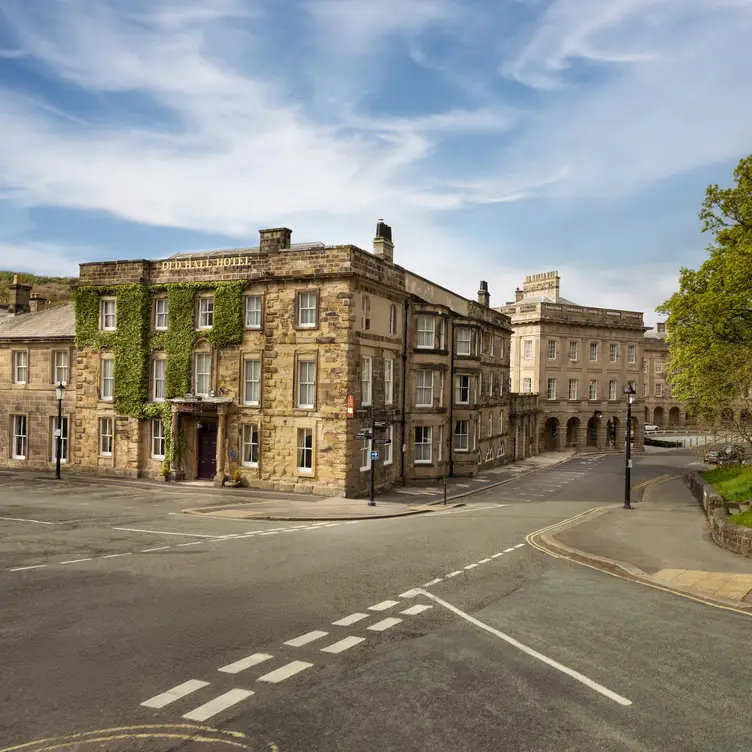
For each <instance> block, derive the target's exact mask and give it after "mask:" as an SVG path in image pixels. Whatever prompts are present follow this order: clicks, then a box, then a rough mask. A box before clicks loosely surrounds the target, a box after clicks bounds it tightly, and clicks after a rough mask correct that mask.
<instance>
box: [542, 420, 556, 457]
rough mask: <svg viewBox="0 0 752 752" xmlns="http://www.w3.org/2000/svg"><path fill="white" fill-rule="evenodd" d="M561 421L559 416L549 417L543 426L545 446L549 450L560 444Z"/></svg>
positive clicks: (551, 450)
mask: <svg viewBox="0 0 752 752" xmlns="http://www.w3.org/2000/svg"><path fill="white" fill-rule="evenodd" d="M558 435H559V421H558V419H557V418H549V419H548V420H547V421H546V425H545V426H543V446H544V447H545V449H546V451H547V452H553V451H554V450H555V449H556V445H557V444H558V438H557V437H558Z"/></svg>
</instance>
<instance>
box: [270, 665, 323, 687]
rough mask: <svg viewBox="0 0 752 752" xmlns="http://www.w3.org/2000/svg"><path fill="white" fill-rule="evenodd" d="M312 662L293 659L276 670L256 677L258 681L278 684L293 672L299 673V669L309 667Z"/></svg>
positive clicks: (292, 674)
mask: <svg viewBox="0 0 752 752" xmlns="http://www.w3.org/2000/svg"><path fill="white" fill-rule="evenodd" d="M312 666H313V664H312V663H306V662H305V661H293V662H292V663H288V664H287V665H285V666H282V668H278V669H277V670H276V671H271V672H270V673H268V674H264V675H263V676H260V677H259V678H258V681H262V682H267V683H269V684H278V683H279V682H281V681H284V680H285V679H289V678H290V677H291V676H295V674H299V673H300V672H301V671H305V670H306V669H307V668H311V667H312Z"/></svg>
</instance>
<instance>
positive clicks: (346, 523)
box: [344, 520, 362, 525]
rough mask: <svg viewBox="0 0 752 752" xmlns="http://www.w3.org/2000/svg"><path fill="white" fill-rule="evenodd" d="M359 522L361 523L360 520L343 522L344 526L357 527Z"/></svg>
mask: <svg viewBox="0 0 752 752" xmlns="http://www.w3.org/2000/svg"><path fill="white" fill-rule="evenodd" d="M359 522H362V520H349V521H348V522H345V523H344V524H345V525H357V524H358V523H359Z"/></svg>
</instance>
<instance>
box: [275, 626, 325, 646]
mask: <svg viewBox="0 0 752 752" xmlns="http://www.w3.org/2000/svg"><path fill="white" fill-rule="evenodd" d="M328 634H329V633H328V632H322V631H321V630H319V629H316V630H314V631H313V632H308V633H307V634H304V635H301V636H300V637H296V638H295V639H293V640H288V641H287V642H286V643H285V645H289V646H290V647H293V648H299V647H300V646H301V645H307V644H308V643H309V642H313V641H314V640H318V639H320V638H321V637H326V636H327V635H328Z"/></svg>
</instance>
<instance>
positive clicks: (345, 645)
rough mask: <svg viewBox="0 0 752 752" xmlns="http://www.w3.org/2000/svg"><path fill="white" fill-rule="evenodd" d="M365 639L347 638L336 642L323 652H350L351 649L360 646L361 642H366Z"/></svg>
mask: <svg viewBox="0 0 752 752" xmlns="http://www.w3.org/2000/svg"><path fill="white" fill-rule="evenodd" d="M365 639H366V638H365V637H345V639H344V640H340V641H339V642H335V643H334V644H333V645H329V647H326V648H321V652H322V653H343V652H344V651H345V650H349V649H350V648H352V647H355V646H356V645H359V644H360V643H361V642H365Z"/></svg>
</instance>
